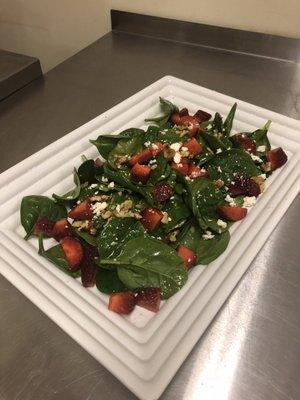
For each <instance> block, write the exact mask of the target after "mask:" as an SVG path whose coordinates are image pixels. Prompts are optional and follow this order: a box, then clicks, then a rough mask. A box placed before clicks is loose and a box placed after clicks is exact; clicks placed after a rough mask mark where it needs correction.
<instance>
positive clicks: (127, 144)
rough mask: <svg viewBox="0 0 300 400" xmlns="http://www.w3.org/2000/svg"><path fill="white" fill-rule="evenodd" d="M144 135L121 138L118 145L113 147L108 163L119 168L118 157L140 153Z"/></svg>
mask: <svg viewBox="0 0 300 400" xmlns="http://www.w3.org/2000/svg"><path fill="white" fill-rule="evenodd" d="M142 139H143V138H142V136H133V137H132V138H129V139H120V140H119V141H118V143H117V145H116V146H115V147H114V148H113V150H112V151H111V152H110V153H109V155H108V159H107V161H108V163H109V165H110V166H111V167H112V168H114V169H117V168H118V165H117V163H116V159H117V157H121V156H132V155H133V154H136V153H138V152H139V151H141V150H142V149H143V142H142Z"/></svg>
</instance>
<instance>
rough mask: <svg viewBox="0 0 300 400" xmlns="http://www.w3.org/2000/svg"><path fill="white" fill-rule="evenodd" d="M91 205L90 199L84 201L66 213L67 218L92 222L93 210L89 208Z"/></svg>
mask: <svg viewBox="0 0 300 400" xmlns="http://www.w3.org/2000/svg"><path fill="white" fill-rule="evenodd" d="M91 206H92V203H91V201H90V199H85V200H83V201H82V202H81V203H79V204H77V205H76V206H75V207H74V208H72V210H71V211H69V213H68V217H70V218H73V219H75V220H76V221H82V220H89V221H90V220H92V219H93V216H94V214H93V210H92V208H91Z"/></svg>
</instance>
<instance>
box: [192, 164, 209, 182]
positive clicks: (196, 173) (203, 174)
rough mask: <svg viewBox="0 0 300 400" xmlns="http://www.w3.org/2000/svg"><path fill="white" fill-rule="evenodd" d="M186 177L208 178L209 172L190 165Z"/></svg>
mask: <svg viewBox="0 0 300 400" xmlns="http://www.w3.org/2000/svg"><path fill="white" fill-rule="evenodd" d="M188 175H189V177H190V178H192V179H195V178H207V177H208V176H209V172H208V171H207V170H206V169H204V168H200V167H198V165H195V164H190V166H189V172H188Z"/></svg>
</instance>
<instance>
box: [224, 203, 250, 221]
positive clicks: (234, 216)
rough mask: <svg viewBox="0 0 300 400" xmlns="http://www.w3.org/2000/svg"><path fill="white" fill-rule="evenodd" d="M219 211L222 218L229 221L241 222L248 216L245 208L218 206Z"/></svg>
mask: <svg viewBox="0 0 300 400" xmlns="http://www.w3.org/2000/svg"><path fill="white" fill-rule="evenodd" d="M217 211H218V213H219V214H220V216H221V217H222V218H225V219H228V220H229V221H240V220H241V219H243V218H245V217H246V215H247V208H243V207H231V206H218V208H217Z"/></svg>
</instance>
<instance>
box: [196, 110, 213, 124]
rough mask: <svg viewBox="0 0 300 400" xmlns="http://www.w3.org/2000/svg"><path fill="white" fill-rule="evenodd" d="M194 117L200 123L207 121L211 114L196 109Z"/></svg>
mask: <svg viewBox="0 0 300 400" xmlns="http://www.w3.org/2000/svg"><path fill="white" fill-rule="evenodd" d="M194 118H196V119H197V120H198V122H199V123H200V124H201V122H204V121H208V120H209V119H210V118H211V114H209V113H207V112H206V111H203V110H198V111H197V112H196V113H195V114H194Z"/></svg>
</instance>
